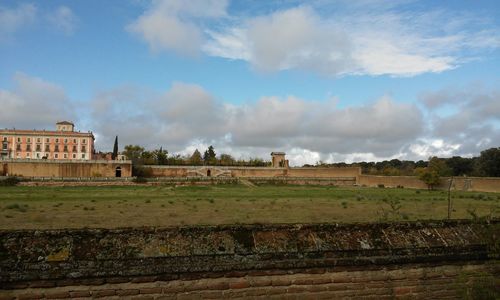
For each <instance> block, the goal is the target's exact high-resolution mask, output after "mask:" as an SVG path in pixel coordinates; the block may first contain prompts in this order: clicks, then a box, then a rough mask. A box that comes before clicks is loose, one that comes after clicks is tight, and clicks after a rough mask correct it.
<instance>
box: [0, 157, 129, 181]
mask: <svg viewBox="0 0 500 300" xmlns="http://www.w3.org/2000/svg"><path fill="white" fill-rule="evenodd" d="M0 164H2V165H3V168H2V169H3V170H4V174H5V175H6V174H9V175H11V176H12V175H15V176H23V177H115V171H116V168H117V167H120V168H121V176H122V177H130V176H132V164H131V163H130V162H129V161H120V162H112V161H65V162H61V161H52V160H39V161H33V160H9V161H0Z"/></svg>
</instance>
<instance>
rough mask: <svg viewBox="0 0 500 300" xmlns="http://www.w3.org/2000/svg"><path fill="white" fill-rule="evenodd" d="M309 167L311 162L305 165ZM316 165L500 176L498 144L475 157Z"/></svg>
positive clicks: (375, 172) (383, 171)
mask: <svg viewBox="0 0 500 300" xmlns="http://www.w3.org/2000/svg"><path fill="white" fill-rule="evenodd" d="M306 166H309V167H312V166H311V165H306ZM315 166H321V167H347V166H359V167H361V170H362V173H363V174H368V175H386V176H413V175H420V174H422V172H423V171H426V170H427V171H429V170H432V171H433V172H434V173H437V175H439V176H474V177H483V176H485V177H500V147H498V148H490V149H487V150H484V151H481V154H480V155H479V156H477V157H461V156H453V157H450V158H439V157H436V156H433V157H430V158H429V160H428V161H424V160H419V161H411V160H399V159H392V160H384V161H380V162H356V163H352V164H347V163H332V164H326V163H322V162H319V163H317V164H316V165H315Z"/></svg>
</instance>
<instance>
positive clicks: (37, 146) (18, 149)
mask: <svg viewBox="0 0 500 300" xmlns="http://www.w3.org/2000/svg"><path fill="white" fill-rule="evenodd" d="M5 150H7V149H5ZM72 150H73V151H72V152H78V149H77V147H76V145H75V146H73V149H72ZM81 150H82V151H81V152H87V147H86V146H82V148H81ZM16 151H22V149H21V145H20V144H17V145H16ZM25 151H31V145H30V144H28V145H26V150H25ZM35 151H42V146H41V145H36V147H35ZM45 152H50V147H49V145H45ZM54 152H59V145H55V146H54ZM63 152H68V146H67V145H64V147H63Z"/></svg>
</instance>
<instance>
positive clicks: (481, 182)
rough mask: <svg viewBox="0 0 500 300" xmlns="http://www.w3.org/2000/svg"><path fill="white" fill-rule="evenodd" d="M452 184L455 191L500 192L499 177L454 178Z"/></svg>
mask: <svg viewBox="0 0 500 300" xmlns="http://www.w3.org/2000/svg"><path fill="white" fill-rule="evenodd" d="M453 183H454V184H453V187H454V189H456V190H467V191H476V192H496V193H499V192H500V178H499V177H496V178H495V177H454V178H453Z"/></svg>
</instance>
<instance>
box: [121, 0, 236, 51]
mask: <svg viewBox="0 0 500 300" xmlns="http://www.w3.org/2000/svg"><path fill="white" fill-rule="evenodd" d="M226 6H227V1H225V0H206V1H204V0H193V1H182V0H162V1H159V0H157V1H153V4H152V6H151V7H150V8H149V9H148V10H147V11H146V12H145V13H144V14H142V15H141V16H140V17H139V18H138V19H137V20H135V21H134V22H133V23H131V24H129V25H128V26H127V27H126V29H127V30H128V31H130V32H132V33H134V34H136V35H138V36H139V37H141V38H142V39H143V40H144V41H145V42H146V43H148V44H149V46H150V48H151V50H152V51H154V52H161V51H164V50H173V51H175V52H177V53H179V54H182V55H191V56H194V55H197V54H198V53H199V51H200V48H201V46H202V43H203V34H202V31H201V29H200V28H199V26H198V25H197V24H196V22H195V21H194V20H195V19H203V18H217V17H222V16H225V15H226Z"/></svg>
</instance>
